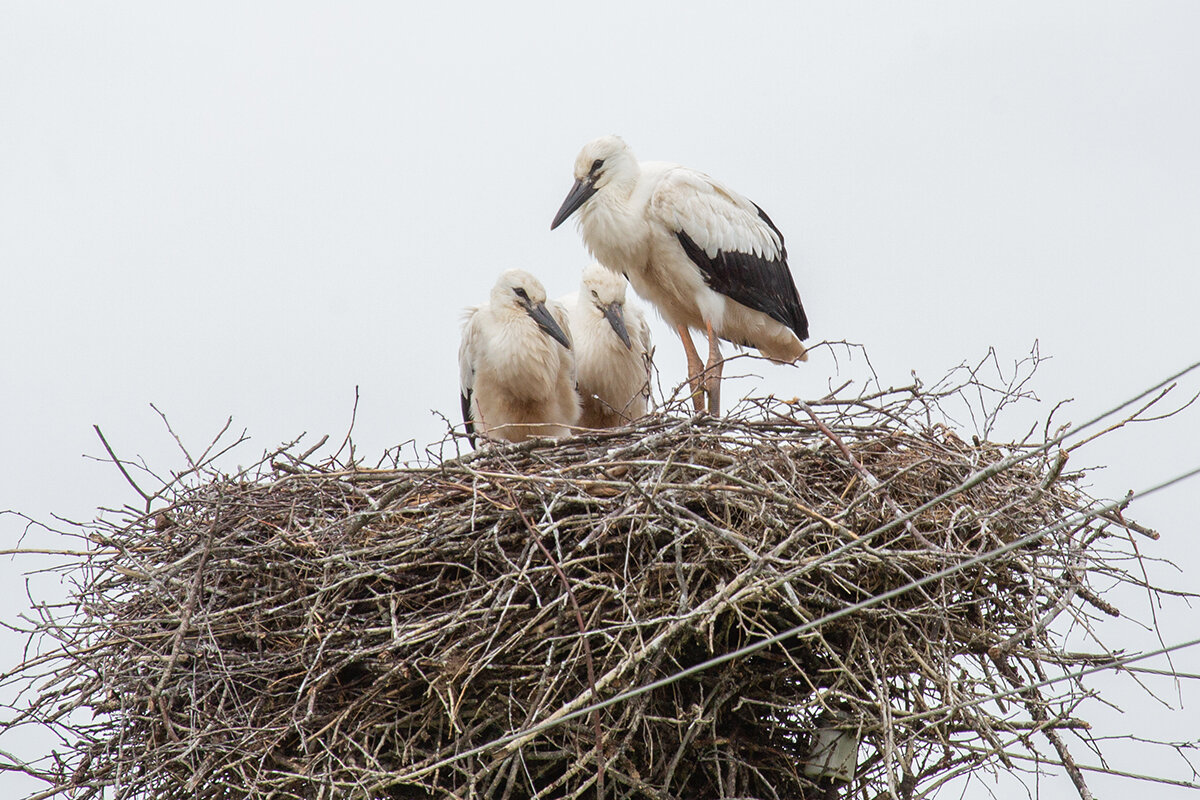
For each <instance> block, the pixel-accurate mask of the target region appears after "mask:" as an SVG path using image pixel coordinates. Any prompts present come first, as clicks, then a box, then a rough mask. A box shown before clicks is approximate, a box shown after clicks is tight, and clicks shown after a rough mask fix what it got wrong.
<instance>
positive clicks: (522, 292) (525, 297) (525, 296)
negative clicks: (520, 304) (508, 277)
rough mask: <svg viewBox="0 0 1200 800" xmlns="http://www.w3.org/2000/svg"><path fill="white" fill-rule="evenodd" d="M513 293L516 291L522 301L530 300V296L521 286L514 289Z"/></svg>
mask: <svg viewBox="0 0 1200 800" xmlns="http://www.w3.org/2000/svg"><path fill="white" fill-rule="evenodd" d="M513 291H514V292H516V293H517V297H519V298H521V299H522V300H528V299H529V295H528V294H526V293H525V290H524V289H522V288H521V287H520V286H517V287H515V288H514V289H513Z"/></svg>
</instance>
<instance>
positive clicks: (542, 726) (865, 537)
mask: <svg viewBox="0 0 1200 800" xmlns="http://www.w3.org/2000/svg"><path fill="white" fill-rule="evenodd" d="M1197 368H1200V361H1197V362H1195V363H1193V364H1191V365H1190V366H1188V367H1185V368H1184V369H1182V370H1179V371H1178V372H1176V373H1174V374H1173V375H1170V376H1168V377H1166V378H1164V379H1163V380H1161V381H1159V382H1158V383H1156V384H1154V385H1153V386H1151V387H1149V388H1147V389H1145V390H1144V391H1142V392H1140V393H1138V394H1137V395H1135V396H1133V397H1131V398H1129V399H1128V400H1125V401H1124V402H1122V403H1119V404H1118V405H1116V406H1113V407H1112V408H1110V409H1108V410H1107V411H1105V412H1104V413H1102V414H1099V415H1097V416H1095V417H1092V418H1091V419H1089V420H1088V421H1087V422H1084V423H1083V424H1081V425H1079V426H1078V427H1075V428H1072V429H1070V430H1067V431H1064V432H1063V433H1061V434H1059V435H1058V436H1055V437H1053V438H1052V439H1049V440H1047V441H1046V442H1044V443H1043V444H1041V445H1038V446H1037V447H1035V448H1031V449H1030V450H1028V451H1026V452H1022V453H1017V454H1014V455H1012V456H1009V457H1008V458H1005V459H1001V460H1000V461H998V462H996V463H994V464H991V465H989V466H987V467H985V468H984V469H982V470H980V471H978V472H976V473H974V474H973V475H969V476H967V477H966V478H965V479H964V480H963V481H961V482H960V483H959V484H958V485H957V486H955V487H953V488H951V489H948V490H947V491H945V492H942V493H941V494H940V495H938V496H937V497H935V498H933V499H932V500H929V501H928V502H926V503H923V504H922V505H920V506H918V507H916V508H915V509H913V510H912V511H909V512H908V513H907V514H904V515H903V516H900V517H897V518H895V519H892V520H890V521H888V522H887V523H884V524H883V525H881V526H879V527H877V528H876V529H874V530H872V531H868V532H867V533H865V534H862V535H861V536H859V537H858V538H857V539H854V540H852V541H850V542H848V543H846V544H844V545H841V546H840V547H837V548H834V550H832V551H830V552H829V553H827V554H826V555H825V556H822V557H819V558H817V559H815V560H814V563H813V564H811V565H809V568H808V569H807V570H805V572H808V571H811V570H812V569H815V568H816V567H817V566H819V565H820V564H821V563H824V562H826V561H828V560H830V559H832V558H833V557H835V556H837V555H840V554H841V553H843V552H846V551H847V550H850V549H851V548H853V547H856V546H860V545H864V544H865V543H867V542H869V541H871V540H872V539H874V538H876V537H877V536H881V535H882V534H884V533H886V532H887V531H889V530H892V529H893V528H895V527H897V526H899V525H902V524H904V523H905V522H906V521H908V520H910V519H913V518H914V517H916V516H917V515H919V514H922V513H924V512H925V511H927V510H929V509H930V508H932V507H933V506H935V505H937V504H938V503H941V502H944V501H945V500H948V499H950V498H952V497H955V496H957V495H959V494H961V493H962V492H965V491H967V490H968V489H970V488H972V487H974V486H977V485H979V484H980V483H982V482H983V481H985V480H987V479H988V478H991V477H993V476H995V475H998V474H1000V473H1001V472H1004V471H1005V470H1007V469H1011V468H1012V467H1013V466H1015V465H1016V464H1019V463H1021V462H1022V461H1025V460H1027V459H1030V458H1033V457H1034V456H1036V455H1038V454H1040V453H1043V452H1046V451H1047V450H1049V449H1050V448H1052V447H1054V446H1055V445H1058V444H1061V443H1062V442H1064V441H1066V440H1067V439H1070V438H1072V437H1074V436H1076V435H1080V434H1082V433H1083V432H1084V431H1086V430H1088V429H1089V428H1091V427H1093V426H1094V425H1096V424H1098V423H1100V422H1101V421H1103V420H1105V419H1107V418H1109V417H1111V416H1112V415H1114V414H1116V413H1118V412H1120V411H1122V410H1124V409H1125V408H1128V407H1129V406H1131V405H1133V404H1134V403H1137V402H1138V401H1140V400H1142V399H1143V398H1145V397H1148V396H1149V395H1151V394H1153V393H1154V392H1157V391H1158V390H1160V389H1162V388H1163V387H1165V386H1167V385H1169V384H1172V383H1173V382H1175V381H1177V380H1178V379H1179V378H1182V377H1183V376H1185V375H1187V374H1189V373H1191V372H1193V371H1194V370H1196V369H1197ZM1198 472H1200V468H1197V469H1195V470H1192V471H1190V472H1187V473H1184V474H1183V475H1180V476H1178V477H1176V478H1173V479H1171V480H1168V481H1166V482H1164V483H1160V484H1158V485H1156V486H1153V487H1151V488H1149V489H1147V490H1145V491H1143V492H1139V493H1136V494H1135V496H1139V497H1140V496H1145V495H1149V494H1152V493H1154V492H1157V491H1159V490H1161V489H1165V488H1166V487H1168V486H1171V485H1173V484H1175V483H1178V482H1180V481H1182V480H1186V479H1187V478H1190V477H1192V476H1193V475H1195V474H1197V473H1198ZM1129 502H1130V500H1129V499H1123V500H1121V501H1114V502H1112V503H1109V504H1107V507H1102V508H1101V510H1099V511H1096V512H1095V514H1091V515H1080V519H1081V520H1082V521H1085V522H1086V521H1088V520H1091V519H1095V518H1096V517H1097V516H1099V515H1100V514H1103V513H1106V512H1107V511H1112V510H1115V509H1118V508H1122V507H1124V506H1125V505H1127V504H1128V503H1129ZM1080 519H1074V520H1070V522H1069V524H1072V525H1074V524H1078V522H1079V521H1080ZM1067 524H1068V522H1067V521H1064V522H1060V523H1058V524H1056V525H1053V526H1050V527H1049V528H1046V529H1043V530H1041V531H1037V532H1035V533H1032V534H1029V535H1027V536H1025V537H1023V538H1022V539H1018V540H1015V541H1014V542H1010V543H1009V544H1007V545H1004V546H1002V547H1000V548H997V549H996V550H994V551H989V552H986V553H982V554H980V555H979V556H975V557H973V558H971V559H968V560H967V561H964V562H961V563H959V564H956V565H953V566H951V567H947V568H945V569H943V570H939V571H938V572H936V573H933V574H932V575H928V576H926V577H925V578H921V579H919V580H917V581H912V582H910V583H909V584H906V585H904V586H900V587H897V588H896V589H893V590H891V591H889V592H885V593H884V594H882V595H877V596H875V597H871V598H867V599H866V600H863V601H861V602H860V603H856V604H854V605H852V606H848V607H847V608H844V609H839V610H838V611H835V612H832V613H831V614H827V615H825V616H824V617H820V618H818V619H816V620H814V621H812V622H810V623H805V624H804V625H801V626H797V627H795V628H791V629H789V630H786V631H783V632H781V633H778V634H775V635H774V636H771V637H769V638H767V639H764V640H761V641H759V642H755V643H753V644H750V645H747V646H745V647H743V648H740V649H738V650H734V651H731V652H730V653H724V654H722V655H720V656H716V657H714V658H712V659H709V660H708V661H705V662H702V663H700V664H696V665H693V666H692V667H688V668H687V669H684V670H681V671H679V672H676V673H673V674H671V675H667V676H665V677H663V678H660V679H659V680H657V681H653V682H651V683H648V684H645V685H643V686H640V687H634V688H633V689H628V690H626V691H624V692H621V693H618V694H616V695H613V696H612V697H610V698H607V699H605V700H601V701H597V702H595V703H592V704H590V705H587V706H584V707H582V708H579V709H576V710H574V711H570V712H567V713H566V714H563V715H562V716H558V717H555V718H553V719H549V720H545V721H543V722H540V723H538V724H537V725H534V726H532V727H530V728H526V729H524V730H521V731H514V732H512V733H508V734H505V735H504V736H501V737H498V738H497V739H494V740H492V741H491V742H485V743H484V744H481V745H477V746H476V747H473V748H470V749H468V750H464V751H463V752H461V753H455V754H454V755H453V756H447V757H446V758H444V759H439V760H438V761H436V762H434V763H432V764H430V765H428V766H425V767H420V768H418V769H416V770H413V771H411V772H409V773H406V774H404V775H400V776H397V779H398V780H407V779H413V778H418V777H420V776H422V775H425V774H428V773H429V772H432V771H434V770H436V769H440V768H441V767H443V766H447V765H449V764H453V763H455V762H457V761H460V760H462V759H464V758H469V757H471V756H473V755H478V754H480V753H483V752H486V751H488V750H491V749H495V748H497V747H503V746H505V745H508V744H510V743H512V742H514V741H517V740H518V739H525V738H531V737H533V736H536V735H537V734H539V733H543V732H545V731H547V730H549V729H551V728H553V727H555V726H557V725H559V724H562V723H564V722H567V721H569V720H572V719H576V718H578V717H580V716H582V715H583V714H586V713H590V712H592V711H595V710H599V709H602V708H607V707H608V706H610V705H613V704H615V703H618V702H621V701H623V700H628V699H631V698H634V697H637V696H639V695H641V694H645V693H646V692H649V691H653V690H654V689H658V688H661V687H663V686H667V685H670V684H671V683H674V682H675V681H678V680H681V679H682V678H685V677H688V676H690V675H694V674H696V673H698V672H701V671H703V670H705V669H709V668H711V667H714V666H718V665H720V664H724V663H726V662H728V661H730V660H732V659H734V658H740V657H742V656H744V655H749V654H752V653H755V652H758V651H759V650H761V649H763V648H764V647H769V646H771V645H772V644H776V643H778V642H780V641H783V640H784V639H787V638H790V637H792V636H796V635H798V634H800V633H803V632H805V631H807V630H809V629H811V628H813V627H816V626H818V625H823V624H826V623H827V622H830V621H833V620H837V619H840V618H841V617H843V616H846V615H847V614H851V613H854V612H855V611H859V610H862V609H863V608H868V607H870V606H872V605H875V604H877V603H881V602H883V601H884V600H888V599H891V598H892V597H895V596H897V595H899V594H903V593H904V592H907V591H911V590H912V589H916V588H919V587H921V586H924V585H925V584H927V583H930V582H932V581H934V580H939V579H941V578H944V577H946V576H947V575H952V574H954V573H955V572H958V571H960V570H963V569H966V568H968V567H971V566H974V565H975V564H977V563H982V562H983V561H986V560H990V559H991V558H998V557H999V556H1001V555H1003V554H1005V553H1007V552H1009V551H1011V550H1013V549H1016V548H1017V547H1022V546H1024V545H1026V544H1029V543H1032V542H1035V541H1038V540H1040V539H1041V538H1042V537H1044V536H1046V535H1048V534H1050V533H1053V532H1054V531H1057V530H1061V529H1063V528H1064V527H1066V526H1067Z"/></svg>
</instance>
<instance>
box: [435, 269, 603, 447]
mask: <svg viewBox="0 0 1200 800" xmlns="http://www.w3.org/2000/svg"><path fill="white" fill-rule="evenodd" d="M567 330H568V322H567V311H566V309H565V308H563V306H562V305H561V304H559V303H557V302H551V303H550V304H549V305H547V303H546V290H545V289H544V288H542V284H541V282H540V281H538V279H537V278H535V277H533V276H532V275H530V274H529V273H528V272H524V271H523V270H516V269H513V270H509V271H508V272H505V273H504V274H503V275H501V276H500V280H498V281H497V282H496V286H495V287H494V288H493V289H492V294H491V298H490V299H489V301H488V302H487V303H486V304H485V305H481V306H476V307H474V308H469V309H467V313H466V318H465V320H464V323H463V334H462V344H461V345H460V346H459V348H458V368H459V381H460V389H461V394H462V412H463V421H464V422H465V423H466V424H467V435H468V436H469V437H470V440H471V444H472V445H474V444H475V434H476V433H478V434H480V435H482V436H488V437H491V438H496V439H504V440H507V441H510V442H522V441H525V440H526V439H531V438H533V437H536V436H565V435H567V434H568V433H569V432H570V431H569V428H570V426H572V425H574V424H575V423H576V422H577V421H578V420H579V396H578V395H577V394H576V393H575V359H574V356H573V355H572V353H571V337H570V334H569V333H567Z"/></svg>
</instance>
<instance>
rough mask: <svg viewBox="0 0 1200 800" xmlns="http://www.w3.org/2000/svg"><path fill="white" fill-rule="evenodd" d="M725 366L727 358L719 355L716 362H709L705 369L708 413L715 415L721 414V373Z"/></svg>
mask: <svg viewBox="0 0 1200 800" xmlns="http://www.w3.org/2000/svg"><path fill="white" fill-rule="evenodd" d="M724 368H725V359H723V358H721V357H720V356H717V360H716V363H712V364H709V365H708V367H707V369H706V370H705V378H704V392H705V394H707V395H708V413H710V414H712V415H713V416H714V417H719V416H721V373H722V372H723V371H724Z"/></svg>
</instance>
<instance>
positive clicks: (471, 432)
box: [458, 389, 475, 447]
mask: <svg viewBox="0 0 1200 800" xmlns="http://www.w3.org/2000/svg"><path fill="white" fill-rule="evenodd" d="M458 399H459V400H461V401H462V414H463V422H465V423H466V426H467V441H468V442H470V443H471V447H474V446H475V423H474V422H472V421H471V390H470V389H468V390H467V391H466V393H465V394H463V393H461V392H460V393H459V395H458Z"/></svg>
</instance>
